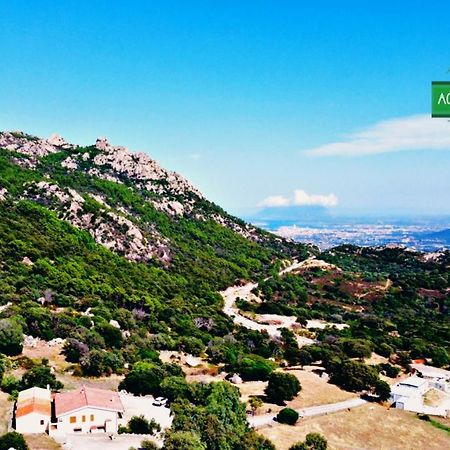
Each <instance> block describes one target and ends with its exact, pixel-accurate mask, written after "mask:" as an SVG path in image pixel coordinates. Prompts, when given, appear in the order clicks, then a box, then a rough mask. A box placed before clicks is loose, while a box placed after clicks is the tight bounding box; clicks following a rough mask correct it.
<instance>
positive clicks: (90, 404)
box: [49, 386, 124, 436]
mask: <svg viewBox="0 0 450 450" xmlns="http://www.w3.org/2000/svg"><path fill="white" fill-rule="evenodd" d="M54 405H55V414H54V418H53V420H52V423H51V424H50V429H49V434H50V435H51V436H55V435H64V434H67V433H95V432H111V433H117V428H118V425H119V419H120V418H121V417H122V414H123V412H124V408H123V405H122V402H121V400H120V397H119V394H118V393H117V392H113V391H107V390H104V389H95V388H90V387H86V386H83V387H82V388H80V389H78V390H76V391H71V392H62V393H57V394H55V399H54Z"/></svg>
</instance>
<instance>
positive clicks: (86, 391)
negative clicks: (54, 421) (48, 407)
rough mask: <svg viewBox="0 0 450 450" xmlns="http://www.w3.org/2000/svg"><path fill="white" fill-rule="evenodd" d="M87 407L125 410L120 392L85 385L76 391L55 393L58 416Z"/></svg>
mask: <svg viewBox="0 0 450 450" xmlns="http://www.w3.org/2000/svg"><path fill="white" fill-rule="evenodd" d="M85 407H91V408H99V409H107V410H110V411H117V412H123V411H124V408H123V405H122V401H121V400H120V397H119V394H118V393H117V392H113V391H107V390H104V389H96V388H91V387H86V386H83V387H82V388H80V389H78V390H76V391H71V392H58V393H56V394H55V414H56V417H59V416H61V415H63V414H67V413H69V412H71V411H75V410H77V409H80V408H85Z"/></svg>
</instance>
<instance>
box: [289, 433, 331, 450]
mask: <svg viewBox="0 0 450 450" xmlns="http://www.w3.org/2000/svg"><path fill="white" fill-rule="evenodd" d="M327 448H328V442H327V440H326V439H325V438H324V437H323V436H322V435H321V434H319V433H308V434H307V435H306V439H305V441H304V442H297V444H294V445H293V446H292V447H291V448H290V449H289V450H327Z"/></svg>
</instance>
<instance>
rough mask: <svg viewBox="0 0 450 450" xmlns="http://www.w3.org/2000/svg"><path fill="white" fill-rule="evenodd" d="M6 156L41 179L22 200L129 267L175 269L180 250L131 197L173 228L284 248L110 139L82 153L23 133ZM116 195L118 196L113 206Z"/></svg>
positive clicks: (1, 141) (4, 138)
mask: <svg viewBox="0 0 450 450" xmlns="http://www.w3.org/2000/svg"><path fill="white" fill-rule="evenodd" d="M0 148H3V149H4V150H5V151H6V152H4V156H5V157H7V159H8V160H9V161H10V162H11V163H12V164H14V165H17V166H19V167H20V168H22V169H23V170H26V171H33V172H34V174H35V175H38V176H33V177H32V178H33V179H32V180H30V181H27V182H26V183H24V184H23V185H22V186H16V189H15V190H16V194H19V195H18V196H16V199H18V198H20V199H22V200H25V199H26V200H31V201H33V202H37V203H39V204H41V205H44V206H45V207H46V208H48V209H50V210H52V211H55V212H56V213H57V214H58V217H59V218H61V219H63V220H66V221H68V222H69V223H70V224H72V225H73V226H75V227H76V228H78V229H81V230H86V231H88V232H89V233H90V234H91V235H92V237H93V238H94V239H95V241H96V242H97V243H99V244H101V245H103V246H105V247H106V248H108V249H111V250H113V251H114V252H116V253H118V254H121V255H124V256H125V257H126V258H127V259H129V260H132V261H148V260H150V259H157V260H159V261H160V262H161V263H163V264H165V265H170V262H171V260H172V257H173V245H172V244H173V243H172V242H171V239H170V236H168V235H167V233H164V230H162V229H161V226H158V224H157V223H156V222H157V221H153V220H147V221H146V220H143V219H142V217H141V216H140V214H139V211H138V210H137V208H136V206H137V205H135V204H133V205H132V204H131V203H134V202H131V203H130V198H128V197H134V200H136V201H138V202H139V203H140V206H142V205H145V206H146V207H147V208H148V209H152V211H153V213H154V214H156V213H158V212H160V213H163V214H164V215H165V216H167V217H168V218H170V220H172V221H174V222H176V221H177V218H185V219H189V220H194V221H196V222H205V221H210V220H212V221H214V222H216V223H217V224H219V225H221V226H224V227H226V228H227V229H229V230H232V231H233V232H236V233H238V234H239V235H241V236H243V237H245V238H246V239H248V240H249V241H252V242H259V243H261V244H263V245H265V244H269V245H272V244H274V243H275V244H276V243H277V241H278V244H280V243H281V240H280V239H278V238H274V237H273V236H269V235H268V234H266V233H263V232H262V231H261V230H258V229H257V228H255V227H254V226H251V225H249V224H245V223H243V222H242V221H240V220H238V219H236V218H234V217H231V216H229V215H228V214H226V213H225V212H224V211H223V210H222V209H221V208H219V207H217V206H216V205H214V204H212V203H210V202H208V201H207V200H206V199H205V197H204V196H203V195H202V194H201V193H200V192H199V191H198V189H196V188H195V187H194V186H193V185H192V184H191V183H190V182H189V181H187V180H186V179H185V178H183V177H182V176H181V175H179V174H177V173H176V172H171V171H168V170H166V169H164V168H162V167H161V166H160V165H159V164H158V163H157V162H156V161H154V160H153V159H151V158H150V157H149V156H148V155H147V154H145V153H133V152H130V151H129V150H128V149H127V148H125V147H121V146H113V145H111V144H110V143H109V142H108V140H107V139H105V138H98V139H97V141H96V142H95V144H94V145H92V146H88V147H81V146H78V145H75V144H69V143H67V142H66V141H65V140H64V139H63V138H62V137H60V136H58V135H53V136H51V137H50V138H48V139H40V138H37V137H35V136H30V135H27V134H25V133H21V132H11V133H10V132H2V133H0ZM3 184H5V183H3ZM112 191H114V192H115V193H116V195H115V197H114V198H111V193H112ZM7 197H8V186H2V188H1V191H0V199H2V200H5V199H6V198H7Z"/></svg>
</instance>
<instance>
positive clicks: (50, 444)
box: [24, 434, 62, 450]
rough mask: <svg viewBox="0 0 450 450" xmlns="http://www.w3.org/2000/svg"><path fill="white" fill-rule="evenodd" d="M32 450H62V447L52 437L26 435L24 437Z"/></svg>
mask: <svg viewBox="0 0 450 450" xmlns="http://www.w3.org/2000/svg"><path fill="white" fill-rule="evenodd" d="M24 438H25V440H26V441H27V444H28V447H30V450H61V449H62V447H61V446H60V445H59V444H58V443H57V442H56V441H55V440H54V439H52V438H51V437H50V436H47V435H46V434H26V435H24Z"/></svg>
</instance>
